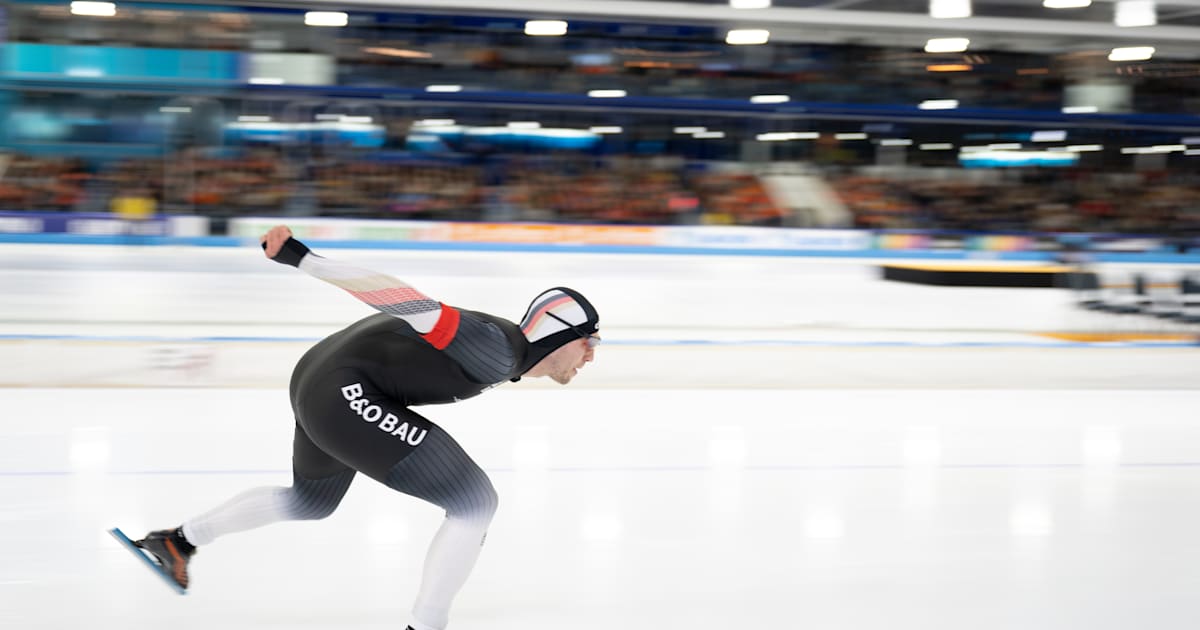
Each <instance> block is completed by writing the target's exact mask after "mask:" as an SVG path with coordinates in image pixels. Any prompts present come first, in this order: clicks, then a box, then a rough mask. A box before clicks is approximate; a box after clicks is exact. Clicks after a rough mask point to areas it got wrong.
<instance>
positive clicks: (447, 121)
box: [413, 118, 455, 127]
mask: <svg viewBox="0 0 1200 630" xmlns="http://www.w3.org/2000/svg"><path fill="white" fill-rule="evenodd" d="M454 123H455V120H454V119H453V118H425V119H423V120H417V121H414V122H413V126H414V127H452V126H454Z"/></svg>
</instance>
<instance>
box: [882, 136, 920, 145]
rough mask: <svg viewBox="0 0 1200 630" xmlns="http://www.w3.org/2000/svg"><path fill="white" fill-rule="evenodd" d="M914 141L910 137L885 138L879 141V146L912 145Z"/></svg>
mask: <svg viewBox="0 0 1200 630" xmlns="http://www.w3.org/2000/svg"><path fill="white" fill-rule="evenodd" d="M912 143H913V141H912V140H909V139H908V138H884V139H883V140H880V141H879V146H884V147H910V146H912Z"/></svg>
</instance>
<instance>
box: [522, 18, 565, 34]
mask: <svg viewBox="0 0 1200 630" xmlns="http://www.w3.org/2000/svg"><path fill="white" fill-rule="evenodd" d="M525 34H526V35H533V36H535V37H561V36H563V35H566V34H567V23H566V22H564V21H562V20H529V21H528V22H526V23H525Z"/></svg>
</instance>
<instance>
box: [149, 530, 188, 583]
mask: <svg viewBox="0 0 1200 630" xmlns="http://www.w3.org/2000/svg"><path fill="white" fill-rule="evenodd" d="M133 544H135V545H137V546H138V547H141V548H142V549H145V550H146V551H149V552H150V553H151V554H153V555H154V557H155V559H157V560H158V565H159V566H160V567H162V570H163V571H164V572H166V574H167V575H169V576H171V578H172V579H174V580H175V583H176V584H178V585H179V588H183V589H186V588H187V587H188V572H187V565H188V561H189V560H191V559H192V556H193V555H195V553H196V547H195V545H193V544H191V543H189V542H188V541H187V539H186V538H184V537H183V532H181V531H180V530H179V528H176V529H160V530H158V531H154V532H150V533H149V534H146V537H145V538H143V539H141V540H138V541H134V543H133Z"/></svg>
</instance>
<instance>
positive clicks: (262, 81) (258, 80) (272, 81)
mask: <svg viewBox="0 0 1200 630" xmlns="http://www.w3.org/2000/svg"><path fill="white" fill-rule="evenodd" d="M250 84H251V85H283V79H281V78H279V77H250Z"/></svg>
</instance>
